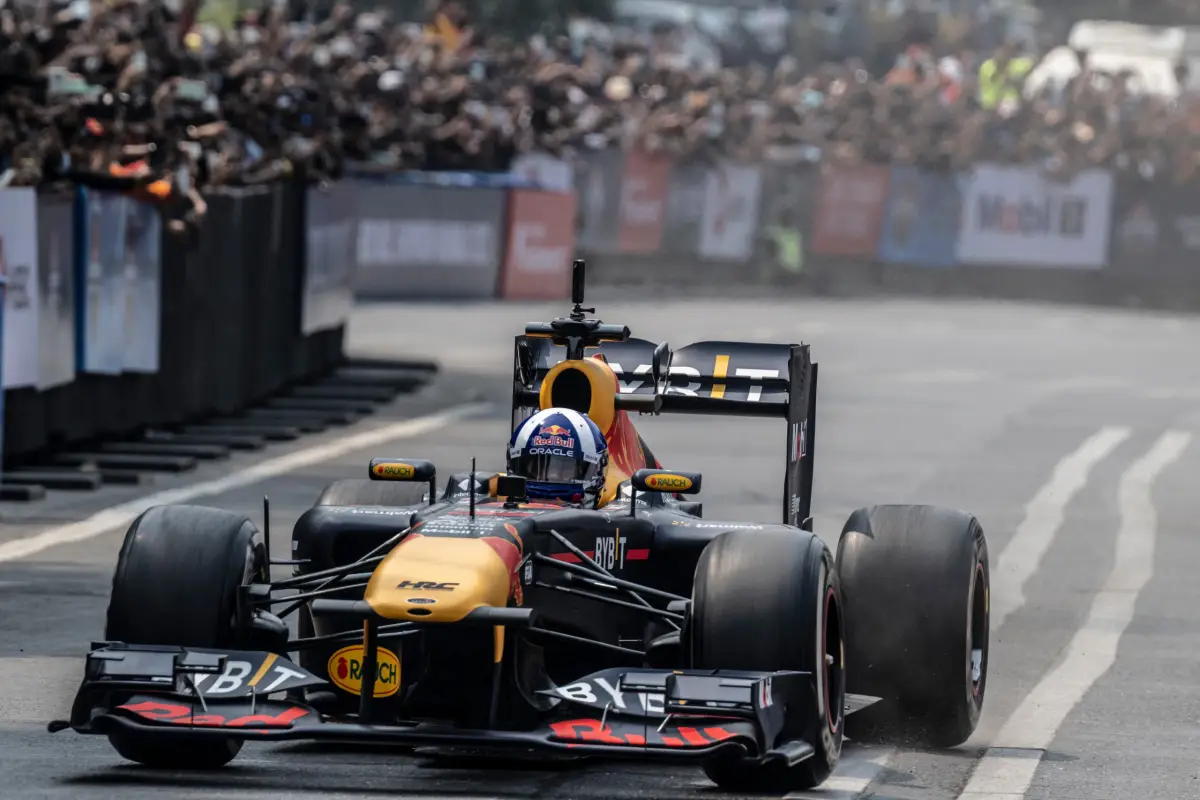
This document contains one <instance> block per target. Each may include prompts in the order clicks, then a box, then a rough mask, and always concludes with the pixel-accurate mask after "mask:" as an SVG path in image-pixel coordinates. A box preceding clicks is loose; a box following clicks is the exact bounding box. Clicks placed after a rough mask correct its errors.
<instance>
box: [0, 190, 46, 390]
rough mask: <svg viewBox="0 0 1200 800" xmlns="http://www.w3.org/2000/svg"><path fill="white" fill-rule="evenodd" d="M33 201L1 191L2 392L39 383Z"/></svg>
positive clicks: (29, 194) (25, 194) (30, 193)
mask: <svg viewBox="0 0 1200 800" xmlns="http://www.w3.org/2000/svg"><path fill="white" fill-rule="evenodd" d="M37 263H38V237H37V195H36V193H35V191H34V190H33V189H31V188H19V189H0V276H3V278H4V282H5V287H4V320H3V325H4V330H3V337H4V355H3V358H4V362H3V372H4V388H5V389H22V388H26V387H30V386H37V382H38V282H37Z"/></svg>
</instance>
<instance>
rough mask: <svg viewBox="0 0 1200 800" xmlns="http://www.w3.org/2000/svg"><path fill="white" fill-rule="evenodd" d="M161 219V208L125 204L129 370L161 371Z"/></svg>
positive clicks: (126, 343)
mask: <svg viewBox="0 0 1200 800" xmlns="http://www.w3.org/2000/svg"><path fill="white" fill-rule="evenodd" d="M161 253H162V220H161V218H160V217H159V215H158V209H157V208H155V207H154V206H151V205H147V204H145V203H139V202H136V201H134V200H128V201H127V202H126V204H125V252H124V254H125V258H124V262H123V267H124V269H123V270H122V271H123V274H124V279H125V280H124V290H125V291H124V303H125V314H124V323H125V324H124V341H125V358H124V369H125V371H126V372H158V343H159V339H160V338H161V330H160V329H161V320H162V311H161V306H160V298H161V295H162V266H161Z"/></svg>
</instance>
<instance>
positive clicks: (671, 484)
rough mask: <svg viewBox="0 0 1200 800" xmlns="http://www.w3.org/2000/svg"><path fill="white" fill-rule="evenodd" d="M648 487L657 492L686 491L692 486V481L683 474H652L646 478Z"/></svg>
mask: <svg viewBox="0 0 1200 800" xmlns="http://www.w3.org/2000/svg"><path fill="white" fill-rule="evenodd" d="M646 488H648V489H653V490H654V491H656V492H686V491H687V490H688V489H691V488H692V481H691V480H690V479H689V478H685V477H683V476H682V475H671V474H664V475H651V476H650V477H648V478H646Z"/></svg>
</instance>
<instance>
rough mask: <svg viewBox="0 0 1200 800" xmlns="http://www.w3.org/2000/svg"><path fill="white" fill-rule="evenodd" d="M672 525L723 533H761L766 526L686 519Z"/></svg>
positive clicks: (674, 520)
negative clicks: (721, 531)
mask: <svg viewBox="0 0 1200 800" xmlns="http://www.w3.org/2000/svg"><path fill="white" fill-rule="evenodd" d="M671 524H672V525H678V526H680V527H683V528H703V529H712V530H723V531H735V530H736V531H761V530H762V529H763V528H765V527H766V526H765V525H752V524H751V523H749V522H692V521H691V520H686V519H673V520H671Z"/></svg>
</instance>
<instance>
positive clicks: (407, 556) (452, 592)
mask: <svg viewBox="0 0 1200 800" xmlns="http://www.w3.org/2000/svg"><path fill="white" fill-rule="evenodd" d="M511 580H512V571H511V569H510V567H509V565H507V564H506V563H505V562H504V560H503V559H502V558H501V557H500V555H499V554H498V553H497V552H496V550H495V549H494V548H493V547H491V546H489V545H488V543H487V542H486V541H483V540H481V539H445V538H437V537H432V538H431V537H426V536H411V537H409V538H408V539H405V540H404V541H403V542H401V543H400V545H399V546H398V547H396V548H395V549H394V550H392V552H391V553H389V554H388V555H387V556H386V557H385V558H384V559H383V561H381V562H380V564H379V566H378V567H377V568H376V569H375V573H374V574H373V575H372V576H371V580H370V582H369V583H368V584H367V591H366V594H365V596H364V599H365V600H366V601H367V604H368V605H369V606H371V608H372V609H374V611H375V613H377V614H379V615H380V616H381V617H385V618H386V619H394V620H409V621H414V622H458V621H459V620H461V619H462V618H463V617H465V616H466V615H467V614H469V613H471V612H472V611H474V610H475V609H477V608H479V607H481V606H497V607H501V608H502V607H504V606H506V605H507V604H508V597H509V588H510V586H511Z"/></svg>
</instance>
